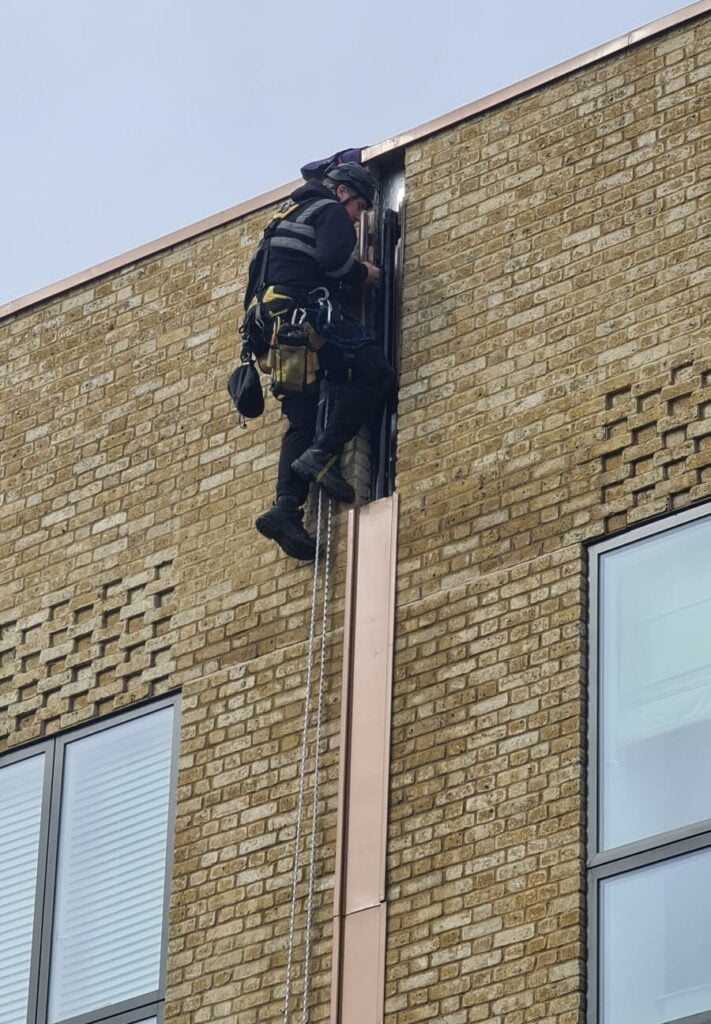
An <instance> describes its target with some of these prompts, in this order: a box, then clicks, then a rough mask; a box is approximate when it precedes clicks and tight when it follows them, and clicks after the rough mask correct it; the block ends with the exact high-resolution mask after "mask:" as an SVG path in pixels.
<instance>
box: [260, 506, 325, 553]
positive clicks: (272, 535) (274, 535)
mask: <svg viewBox="0 0 711 1024" xmlns="http://www.w3.org/2000/svg"><path fill="white" fill-rule="evenodd" d="M261 520H262V517H261V516H259V517H258V518H257V519H256V521H255V523H254V525H255V527H256V529H257V532H258V533H261V535H262V537H266V538H267V539H268V540H274V541H276V542H277V544H278V545H279V547H280V548H281V549H282V551H283V552H284V554H285V555H288V556H289V558H296V559H297V560H298V561H300V562H313V560H314V559H315V558H316V551H315V550H314V548H311V547H307V545H306V544H302V543H300V541H298V540H294V538H293V537H288V536H285V535H284V533H283V531H282V530H280V529H279V527H278V526H274V524H273V523H270V522H269V520H267V521H266V522H264V521H261Z"/></svg>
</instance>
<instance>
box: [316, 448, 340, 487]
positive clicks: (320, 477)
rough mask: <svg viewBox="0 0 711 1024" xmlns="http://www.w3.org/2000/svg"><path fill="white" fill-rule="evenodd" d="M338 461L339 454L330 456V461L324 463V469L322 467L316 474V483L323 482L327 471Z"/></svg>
mask: <svg viewBox="0 0 711 1024" xmlns="http://www.w3.org/2000/svg"><path fill="white" fill-rule="evenodd" d="M337 462H338V456H337V455H334V456H333V457H332V458H330V459H329V460H328V462H327V463H326V464H325V465H324V467H323V469H320V470H319V471H318V473H317V474H316V483H317V484H320V483H321V481H322V480H323V478H324V477H325V475H326V473H328V471H329V469H331V468H332V467H333V466H335V464H336V463H337Z"/></svg>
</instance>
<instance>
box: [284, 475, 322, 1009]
mask: <svg viewBox="0 0 711 1024" xmlns="http://www.w3.org/2000/svg"><path fill="white" fill-rule="evenodd" d="M320 543H321V488H320V487H319V491H318V504H317V511H316V557H315V559H314V569H313V575H312V583H311V616H310V622H309V641H308V657H307V662H306V693H305V694H304V724H303V726H302V730H301V764H300V769H299V797H298V801H297V805H296V836H295V837H294V857H293V861H292V864H293V867H292V871H293V876H292V881H291V909H290V913H289V939H288V947H287V961H286V985H285V988H284V1013H283V1020H284V1024H289V1001H290V999H291V975H292V969H293V959H294V925H295V921H296V891H297V885H298V878H299V850H300V847H301V820H302V816H303V810H304V788H305V782H306V752H307V748H308V731H309V708H310V706H311V682H312V678H313V649H314V635H315V631H316V591H317V589H318V570H319V552H320Z"/></svg>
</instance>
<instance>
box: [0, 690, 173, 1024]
mask: <svg viewBox="0 0 711 1024" xmlns="http://www.w3.org/2000/svg"><path fill="white" fill-rule="evenodd" d="M169 707H172V708H173V723H172V736H171V759H170V779H169V788H168V821H167V836H166V853H165V857H166V859H165V878H164V889H163V915H162V926H161V952H160V972H159V982H158V988H157V989H154V990H153V991H151V992H146V993H144V994H143V995H141V996H135V997H133V998H131V999H126V1000H123V1001H122V1002H120V1003H111V1004H108V1005H106V1006H103V1007H97V1008H96V1009H95V1010H91V1011H88V1012H86V1013H83V1014H79V1015H75V1016H73V1017H65V1018H63V1019H62V1021H61V1022H58V1024H139V1022H141V1021H143V1020H146V1019H147V1018H150V1017H156V1020H157V1021H158V1024H161V1021H162V1020H163V1007H164V1004H165V985H166V975H167V950H168V920H169V910H170V907H169V903H170V887H171V881H172V865H173V853H174V845H175V820H176V803H177V800H176V796H177V785H178V753H179V739H180V695H179V694H177V693H175V694H171V695H169V696H167V697H163V698H161V699H160V700H155V701H151V702H150V703H145V704H140V705H136V706H135V707H131V708H128V709H125V710H121V711H117V712H115V713H112V714H111V715H104V716H102V717H101V718H97V719H94V720H92V721H91V722H88V723H86V724H84V725H81V726H78V727H77V728H75V729H70V730H67V731H66V732H62V733H58V734H57V735H56V736H53V737H50V738H49V739H46V740H42V741H40V742H38V743H31V744H28V745H27V746H24V747H21V748H19V749H17V750H13V751H8V752H7V753H5V754H3V755H1V756H0V770H2V768H5V767H7V766H8V765H10V764H14V763H17V762H19V761H24V760H28V759H30V758H32V757H35V756H37V755H39V754H40V753H44V754H45V763H44V778H43V789H42V807H41V819H40V821H41V823H40V837H39V850H38V857H37V879H36V886H35V910H34V918H33V931H32V952H31V955H30V973H29V982H28V999H27V1019H26V1020H27V1024H48V1009H49V980H50V971H51V960H52V937H53V919H54V904H55V896H56V881H57V864H58V853H59V832H60V825H61V815H62V780H63V775H64V752H65V750H66V748H67V746H68V745H69V744H70V743H74V742H75V741H77V740H80V739H86V738H87V737H88V736H93V735H97V734H98V733H101V732H104V731H106V730H108V729H111V728H114V727H115V726H117V725H125V724H126V723H127V722H130V721H135V720H136V719H138V718H143V717H145V716H146V715H150V714H153V713H155V712H157V711H161V710H164V709H166V708H169Z"/></svg>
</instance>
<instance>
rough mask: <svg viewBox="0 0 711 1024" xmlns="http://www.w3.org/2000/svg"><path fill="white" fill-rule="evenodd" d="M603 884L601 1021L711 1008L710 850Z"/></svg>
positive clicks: (657, 1021) (642, 1020)
mask: <svg viewBox="0 0 711 1024" xmlns="http://www.w3.org/2000/svg"><path fill="white" fill-rule="evenodd" d="M601 885H602V899H601V927H600V941H601V955H600V962H601V972H602V973H601V990H600V991H601V1006H602V1024H667V1022H668V1021H675V1020H679V1019H681V1018H684V1017H688V1016H690V1015H691V1014H694V1013H701V1012H702V1011H704V1010H711V928H709V921H710V920H711V851H709V850H704V851H702V852H700V853H692V854H688V855H687V856H685V857H678V858H676V859H675V860H671V861H666V862H665V863H663V864H655V865H654V866H652V867H648V868H641V869H640V870H638V871H633V872H631V873H629V874H626V875H619V876H617V877H616V878H608V879H605V881H603V882H602V883H601Z"/></svg>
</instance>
